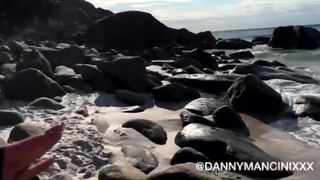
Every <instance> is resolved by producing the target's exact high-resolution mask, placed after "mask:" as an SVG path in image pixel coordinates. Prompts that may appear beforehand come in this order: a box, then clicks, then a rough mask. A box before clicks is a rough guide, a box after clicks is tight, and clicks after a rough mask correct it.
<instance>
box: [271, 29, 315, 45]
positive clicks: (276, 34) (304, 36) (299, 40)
mask: <svg viewBox="0 0 320 180" xmlns="http://www.w3.org/2000/svg"><path fill="white" fill-rule="evenodd" d="M268 45H269V46H271V47H273V48H283V49H317V48H318V47H320V32H319V31H318V30H317V29H315V28H312V27H305V26H280V27H278V28H276V29H274V31H273V37H272V38H271V40H270V42H269V44H268Z"/></svg>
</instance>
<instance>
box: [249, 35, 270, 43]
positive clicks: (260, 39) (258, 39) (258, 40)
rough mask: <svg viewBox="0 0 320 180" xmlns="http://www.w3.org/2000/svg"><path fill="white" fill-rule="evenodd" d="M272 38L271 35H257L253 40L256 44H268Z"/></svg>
mask: <svg viewBox="0 0 320 180" xmlns="http://www.w3.org/2000/svg"><path fill="white" fill-rule="evenodd" d="M270 39H271V38H270V37H265V36H256V37H254V38H253V39H252V41H251V42H252V44H254V45H261V44H268V43H269V41H270Z"/></svg>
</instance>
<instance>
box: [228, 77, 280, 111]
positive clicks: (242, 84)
mask: <svg viewBox="0 0 320 180" xmlns="http://www.w3.org/2000/svg"><path fill="white" fill-rule="evenodd" d="M228 94H229V98H230V102H231V104H232V106H233V108H235V109H236V110H237V111H244V112H259V113H266V114H274V113H277V112H279V111H280V108H281V107H282V104H283V101H282V97H281V95H280V94H279V93H278V92H277V91H275V90H274V89H272V88H271V87H270V86H268V85H267V84H265V83H264V82H263V81H262V80H261V79H259V78H258V77H257V76H255V75H252V74H249V75H245V76H243V77H240V78H239V79H237V80H236V81H235V82H234V84H233V85H232V86H231V87H230V89H229V90H228Z"/></svg>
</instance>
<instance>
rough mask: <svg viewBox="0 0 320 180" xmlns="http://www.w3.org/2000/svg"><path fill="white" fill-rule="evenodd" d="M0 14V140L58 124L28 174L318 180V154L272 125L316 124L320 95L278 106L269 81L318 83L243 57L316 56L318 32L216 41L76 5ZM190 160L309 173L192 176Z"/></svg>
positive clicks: (17, 2)
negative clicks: (49, 162) (58, 134)
mask: <svg viewBox="0 0 320 180" xmlns="http://www.w3.org/2000/svg"><path fill="white" fill-rule="evenodd" d="M0 12H1V14H0V87H1V88H0V89H1V93H0V100H1V104H0V126H1V130H0V145H1V146H6V145H8V144H10V143H14V142H16V141H19V140H22V139H25V138H27V137H30V136H34V135H37V134H40V133H43V132H44V130H45V129H46V128H48V127H50V126H52V125H53V124H56V123H64V124H65V131H64V134H63V137H62V139H61V140H60V142H59V143H58V144H56V145H55V146H54V147H53V149H51V150H50V151H49V152H47V154H46V155H45V156H44V157H43V158H47V157H55V163H54V165H53V166H52V167H50V168H49V169H48V170H47V171H46V172H44V173H42V174H41V175H39V177H35V178H34V179H41V180H45V179H49V180H78V179H79V180H81V179H89V180H91V179H92V180H238V179H243V180H260V179H261V180H262V179H268V180H276V179H288V180H301V179H308V180H317V179H319V173H318V172H317V170H319V169H320V158H319V157H318V155H317V154H318V153H319V149H318V148H317V147H314V146H310V145H309V144H308V143H306V142H304V141H301V140H299V139H297V138H296V137H294V136H293V135H292V134H290V133H289V132H287V130H286V129H285V128H281V127H279V126H274V124H275V123H278V122H279V121H280V120H281V123H284V122H288V123H290V124H293V125H294V126H295V128H297V129H299V125H298V124H299V121H300V120H301V118H306V117H307V118H309V119H311V120H312V121H315V122H316V121H320V98H319V97H317V96H313V95H305V94H301V95H299V96H298V97H297V98H296V99H295V100H294V102H288V101H287V100H286V98H285V97H284V96H283V95H282V94H281V92H280V90H278V89H277V88H275V87H274V85H271V84H270V80H285V81H286V82H290V83H299V84H302V85H306V86H312V87H318V86H319V85H320V83H319V82H320V81H319V79H317V78H315V77H312V76H310V75H308V74H306V73H302V72H301V71H299V70H297V69H296V68H293V67H290V66H289V65H287V64H285V63H283V62H280V61H278V60H277V59H276V57H275V58H274V60H269V59H260V58H257V57H256V55H255V53H253V51H254V49H255V48H256V47H257V46H259V45H264V46H266V47H268V48H269V49H270V50H274V51H277V50H279V49H280V50H288V51H289V50H310V51H312V50H315V49H318V48H319V47H320V32H319V31H318V30H317V29H315V28H312V27H306V26H283V27H277V28H275V29H274V30H273V34H272V37H264V36H259V37H255V38H253V40H252V41H248V40H245V39H240V38H216V37H215V36H214V34H213V33H212V32H211V31H203V32H200V33H193V32H190V31H189V30H187V29H174V28H171V27H168V26H166V25H165V24H163V23H162V22H160V21H159V20H157V19H156V18H155V17H154V16H153V15H152V14H149V13H146V12H140V11H125V12H119V13H113V12H112V11H110V10H105V9H102V8H96V7H95V6H94V5H93V4H91V3H89V2H87V1H84V0H63V1H59V0H33V1H27V0H10V1H0ZM284 120H285V121H284ZM21 153H23V150H21ZM197 162H239V163H241V162H246V163H250V162H253V163H266V162H312V163H313V169H314V171H259V170H256V171H241V170H240V169H238V170H237V171H233V172H229V171H213V172H200V171H197V170H196V168H195V167H196V166H195V165H196V163H197Z"/></svg>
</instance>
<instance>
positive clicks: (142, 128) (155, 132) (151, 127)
mask: <svg viewBox="0 0 320 180" xmlns="http://www.w3.org/2000/svg"><path fill="white" fill-rule="evenodd" d="M122 127H124V128H132V129H134V130H136V131H137V132H139V133H141V134H142V135H144V136H145V137H146V138H148V139H149V140H150V141H152V142H154V143H156V144H159V145H165V144H166V143H167V133H166V131H165V130H164V129H163V128H162V127H161V126H160V125H159V124H157V123H155V122H153V121H151V120H146V119H132V120H129V121H127V122H125V123H123V124H122Z"/></svg>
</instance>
